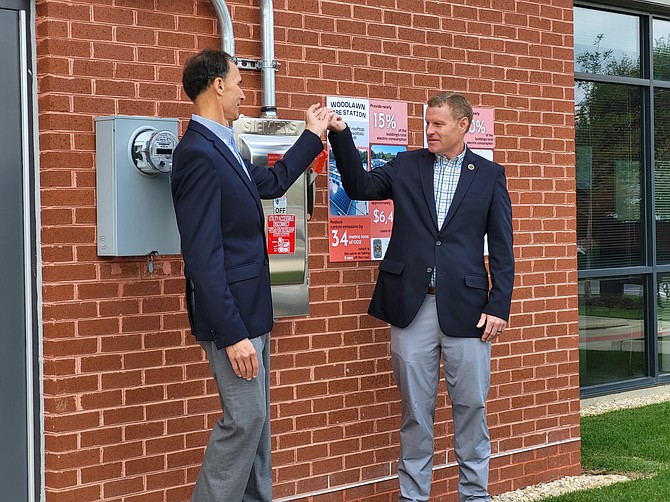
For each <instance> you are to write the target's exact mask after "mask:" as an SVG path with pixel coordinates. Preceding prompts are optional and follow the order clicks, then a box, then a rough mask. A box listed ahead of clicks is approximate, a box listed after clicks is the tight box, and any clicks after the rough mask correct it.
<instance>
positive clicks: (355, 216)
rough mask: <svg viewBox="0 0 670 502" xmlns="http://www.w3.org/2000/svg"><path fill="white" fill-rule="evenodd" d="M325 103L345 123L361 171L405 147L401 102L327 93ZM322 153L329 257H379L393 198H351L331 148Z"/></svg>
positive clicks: (387, 234)
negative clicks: (325, 163)
mask: <svg viewBox="0 0 670 502" xmlns="http://www.w3.org/2000/svg"><path fill="white" fill-rule="evenodd" d="M326 103H327V106H329V107H330V108H332V109H333V110H335V112H336V113H338V114H339V115H341V116H342V118H343V119H344V121H345V122H346V123H347V125H348V126H349V129H351V133H352V136H353V138H354V144H355V145H356V148H357V149H358V152H359V154H360V157H361V164H362V166H363V169H365V170H366V171H372V170H374V169H376V168H378V167H380V166H383V165H384V164H386V163H387V162H389V161H390V160H392V159H393V158H395V156H396V155H397V154H398V152H402V151H405V150H407V143H408V134H407V103H403V102H399V101H377V100H371V99H359V98H346V97H339V96H337V97H333V96H331V97H327V98H326ZM328 154H329V155H328V188H329V189H328V224H329V225H328V226H329V235H330V261H334V262H337V261H366V260H381V259H382V258H383V257H384V254H385V252H386V248H387V247H388V242H389V239H390V237H391V230H392V228H393V202H391V201H390V200H387V201H362V200H352V199H351V198H350V197H349V196H348V195H347V193H346V192H345V191H344V188H343V187H342V178H341V177H340V173H339V171H338V170H337V166H336V165H335V158H334V157H333V154H332V151H330V150H329V152H328Z"/></svg>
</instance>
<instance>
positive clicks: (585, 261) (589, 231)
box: [575, 81, 644, 270]
mask: <svg viewBox="0 0 670 502" xmlns="http://www.w3.org/2000/svg"><path fill="white" fill-rule="evenodd" d="M641 98H642V91H641V90H640V89H639V88H637V87H631V86H625V85H616V84H602V83H597V82H581V81H578V82H577V83H576V84H575V103H576V104H575V137H576V154H577V155H576V157H577V251H578V257H579V268H580V269H581V270H583V269H590V268H604V267H624V266H634V265H642V264H643V257H644V253H643V246H642V243H641V241H640V228H641V227H640V225H641V223H640V216H641V208H642V205H641V191H640V188H641V173H640V131H641V127H642V124H641Z"/></svg>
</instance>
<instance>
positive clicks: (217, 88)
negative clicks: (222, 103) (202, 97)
mask: <svg viewBox="0 0 670 502" xmlns="http://www.w3.org/2000/svg"><path fill="white" fill-rule="evenodd" d="M212 87H213V88H214V92H216V93H217V94H221V93H222V92H223V91H224V89H225V88H226V83H225V82H224V80H223V79H222V78H221V77H216V78H215V79H214V82H212Z"/></svg>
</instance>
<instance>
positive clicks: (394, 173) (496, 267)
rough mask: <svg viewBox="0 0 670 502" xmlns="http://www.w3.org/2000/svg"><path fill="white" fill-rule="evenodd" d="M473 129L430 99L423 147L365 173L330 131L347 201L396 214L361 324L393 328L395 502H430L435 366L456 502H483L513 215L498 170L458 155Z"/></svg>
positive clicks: (454, 99) (467, 111)
mask: <svg viewBox="0 0 670 502" xmlns="http://www.w3.org/2000/svg"><path fill="white" fill-rule="evenodd" d="M471 121H472V107H471V106H470V103H469V102H468V101H467V100H466V99H465V98H464V97H462V96H460V95H459V94H455V93H442V94H439V95H437V96H435V97H433V98H431V99H430V100H429V101H428V108H427V111H426V136H427V139H428V148H427V149H421V150H415V151H410V152H402V153H399V154H398V156H397V157H396V158H395V159H394V160H392V161H390V162H388V163H387V164H385V165H383V166H381V167H377V168H376V169H374V170H373V171H371V172H367V171H366V170H365V169H364V168H363V166H362V163H361V159H360V155H359V153H358V151H357V150H356V147H355V146H354V142H353V139H352V135H351V132H350V130H349V128H348V127H347V126H346V124H345V123H344V122H343V121H342V119H341V117H339V116H334V117H333V119H332V120H331V122H330V124H329V126H328V129H329V130H330V133H329V140H330V144H331V146H332V149H333V153H334V156H335V160H336V162H337V168H338V170H339V172H340V175H341V177H342V184H343V186H344V189H345V191H346V192H347V194H348V195H349V197H351V198H352V199H357V200H382V199H392V200H393V204H394V221H393V232H392V235H391V239H390V242H389V245H388V249H387V251H386V255H385V256H384V259H383V260H382V262H381V263H380V266H379V277H378V279H377V285H376V287H375V291H374V294H373V296H372V301H371V303H370V309H369V313H370V314H371V315H373V316H375V317H377V318H379V319H382V320H384V321H387V322H388V323H390V324H391V354H392V363H393V372H394V376H395V380H396V384H397V385H398V388H399V390H400V395H401V399H402V425H401V429H400V461H399V463H398V477H399V479H400V495H399V500H400V501H427V500H428V498H429V496H430V485H431V479H432V466H433V451H434V435H433V422H434V416H435V399H436V396H437V386H438V380H439V371H440V370H439V366H440V355H441V356H442V363H443V366H444V374H445V380H446V382H447V390H448V392H449V396H450V398H451V401H452V416H453V421H454V450H455V453H456V458H457V461H458V465H459V486H458V492H459V498H460V501H461V502H465V501H468V502H471V501H488V500H490V496H489V494H488V463H489V458H490V455H491V445H490V439H489V434H488V428H487V425H486V408H485V406H486V396H487V394H488V391H489V384H490V358H491V344H490V342H491V341H493V340H494V339H495V338H496V337H497V336H498V335H500V334H501V333H502V331H503V330H504V328H505V327H506V325H507V320H508V318H509V312H510V303H511V297H512V287H513V283H514V254H513V249H512V210H511V204H510V198H509V194H508V191H507V184H506V179H505V172H504V168H503V167H502V166H501V165H499V164H496V163H494V162H490V161H488V160H486V159H485V158H483V157H481V156H479V155H476V154H475V153H474V152H472V151H471V150H470V149H469V148H468V147H467V146H466V145H465V142H464V137H465V133H466V132H467V131H468V129H469V127H470V123H471ZM485 236H487V237H488V251H489V269H488V270H487V268H486V265H485V260H484V242H485ZM489 272H490V282H489Z"/></svg>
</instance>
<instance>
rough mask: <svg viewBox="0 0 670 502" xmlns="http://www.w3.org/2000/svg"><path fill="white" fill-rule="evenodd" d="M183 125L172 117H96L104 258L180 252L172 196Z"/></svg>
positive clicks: (100, 238) (99, 220) (100, 248)
mask: <svg viewBox="0 0 670 502" xmlns="http://www.w3.org/2000/svg"><path fill="white" fill-rule="evenodd" d="M178 125H179V122H178V120H177V119H172V118H157V117H126V116H107V117H96V119H95V151H96V155H95V159H96V160H95V168H96V202H97V224H98V236H97V241H98V255H99V256H144V255H153V254H161V255H171V254H179V253H180V252H181V249H180V241H179V231H178V229H177V220H176V217H175V214H174V207H173V205H172V195H171V192H170V172H171V171H172V152H173V151H174V148H175V147H176V146H177V142H178V140H177V134H178Z"/></svg>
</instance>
